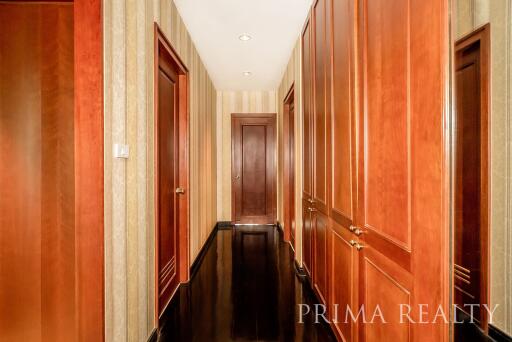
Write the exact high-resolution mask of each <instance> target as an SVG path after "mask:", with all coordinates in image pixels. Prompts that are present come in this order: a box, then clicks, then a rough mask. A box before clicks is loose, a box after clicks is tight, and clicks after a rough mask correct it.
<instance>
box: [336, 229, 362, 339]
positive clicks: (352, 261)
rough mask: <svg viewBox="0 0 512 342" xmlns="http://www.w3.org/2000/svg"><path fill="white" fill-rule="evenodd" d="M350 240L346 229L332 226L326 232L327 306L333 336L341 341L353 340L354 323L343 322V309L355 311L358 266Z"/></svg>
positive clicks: (354, 332) (355, 326)
mask: <svg viewBox="0 0 512 342" xmlns="http://www.w3.org/2000/svg"><path fill="white" fill-rule="evenodd" d="M353 238H354V237H353V236H352V235H351V234H350V233H349V232H348V231H347V229H345V228H343V227H341V226H339V225H337V224H336V223H335V222H333V225H332V230H330V239H329V241H330V246H329V250H330V251H331V253H332V254H331V262H330V265H329V272H330V274H331V278H330V282H331V289H332V290H331V295H330V305H329V308H330V310H331V316H330V317H331V320H332V321H333V326H334V329H335V333H336V335H337V336H338V338H341V340H343V341H351V342H354V341H356V340H357V333H356V329H357V323H356V322H353V321H352V320H351V319H348V320H346V319H345V318H346V313H347V311H346V309H347V307H350V309H351V310H353V311H354V310H355V309H356V308H357V304H358V299H357V288H358V265H359V260H358V258H359V253H358V251H357V249H356V248H354V247H353V246H352V244H351V240H353Z"/></svg>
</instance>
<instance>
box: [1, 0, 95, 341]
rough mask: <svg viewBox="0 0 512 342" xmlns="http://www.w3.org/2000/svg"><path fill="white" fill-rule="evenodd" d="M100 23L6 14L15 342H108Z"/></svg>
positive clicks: (10, 299) (8, 246)
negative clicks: (105, 341)
mask: <svg viewBox="0 0 512 342" xmlns="http://www.w3.org/2000/svg"><path fill="white" fill-rule="evenodd" d="M100 19H101V16H100V3H99V2H97V1H89V2H87V3H83V2H79V3H77V4H74V5H73V4H72V3H62V4H55V3H54V4H50V3H34V4H28V3H5V2H4V3H2V4H0V23H1V24H0V26H2V28H1V29H0V32H1V33H0V49H1V50H2V57H1V58H0V63H1V66H0V70H1V71H0V72H1V80H2V83H1V88H2V90H1V91H0V93H1V94H2V95H1V96H2V98H1V99H0V103H1V107H0V108H1V111H0V129H1V134H0V137H1V139H2V140H1V144H0V146H1V148H2V153H1V156H2V161H1V163H0V165H2V169H1V172H0V175H2V177H0V181H1V183H2V184H3V185H1V187H2V189H4V191H5V194H4V196H2V199H5V200H7V201H1V202H0V208H1V211H2V213H4V214H3V215H2V221H1V227H2V228H1V230H2V233H3V234H2V239H1V241H0V242H1V243H2V248H1V250H2V257H1V260H2V261H3V262H5V261H9V265H10V266H5V267H4V264H2V266H1V267H0V269H2V274H0V278H2V279H3V280H5V282H4V281H2V285H1V289H0V316H1V319H0V322H2V323H0V330H1V331H2V337H4V338H7V339H8V340H34V341H38V340H42V341H70V340H96V341H99V340H102V339H103V332H104V326H103V320H104V315H103V307H104V306H103V264H104V259H103V238H104V236H103V214H104V212H103V115H102V108H103V101H102V52H101V44H102V42H101V20H100ZM84 27H87V30H85V29H84ZM77 41H79V43H77ZM4 167H7V169H4ZM4 271H5V272H6V273H3V272H4ZM3 323H5V324H7V325H6V326H3Z"/></svg>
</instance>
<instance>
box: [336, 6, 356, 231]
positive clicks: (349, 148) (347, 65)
mask: <svg viewBox="0 0 512 342" xmlns="http://www.w3.org/2000/svg"><path fill="white" fill-rule="evenodd" d="M354 11H355V7H354V1H353V0H334V1H333V11H332V16H333V20H332V23H333V25H332V58H333V65H332V70H333V72H332V82H333V88H332V114H331V142H332V145H331V158H332V185H331V196H332V201H331V210H332V211H333V212H335V214H334V215H333V216H332V217H333V219H335V220H336V219H337V218H339V216H343V219H345V220H343V219H338V223H340V224H343V223H349V224H351V223H352V220H353V219H354V217H353V210H354V209H353V208H354V205H355V203H354V202H355V199H356V196H354V194H355V186H356V172H355V171H354V170H355V168H354V167H355V155H356V154H355V148H354V146H355V134H354V133H355V130H354V128H355V116H354V115H355V111H354V92H355V88H354V71H355V68H354V61H353V60H354V54H355V51H354V47H355V46H354V34H355V27H354V25H355V20H354V19H355V12H354ZM347 228H348V227H347Z"/></svg>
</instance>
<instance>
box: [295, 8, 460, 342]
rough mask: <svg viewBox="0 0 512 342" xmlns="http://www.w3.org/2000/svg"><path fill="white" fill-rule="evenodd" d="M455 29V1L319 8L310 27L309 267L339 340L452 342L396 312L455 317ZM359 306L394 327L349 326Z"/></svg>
mask: <svg viewBox="0 0 512 342" xmlns="http://www.w3.org/2000/svg"><path fill="white" fill-rule="evenodd" d="M448 32H449V26H448V6H447V0H431V1H418V2H414V1H411V0H394V1H389V0H316V1H315V2H314V3H313V5H312V8H311V12H310V16H309V18H308V20H307V22H306V24H305V26H304V30H303V32H302V56H303V69H302V72H303V78H302V79H303V82H302V84H303V105H304V108H303V113H304V115H303V128H304V131H303V136H304V139H303V153H304V155H303V194H302V196H303V227H304V235H303V250H304V265H305V268H306V270H307V272H308V275H309V277H310V282H311V285H312V287H313V289H314V290H315V292H316V294H317V296H318V299H319V300H320V301H321V302H323V303H324V304H326V305H327V315H328V317H329V319H330V321H331V327H332V329H333V330H334V332H335V334H336V335H337V338H338V339H339V340H340V341H351V342H353V341H393V342H398V341H412V340H414V341H434V340H435V341H448V328H449V325H448V324H444V323H443V322H441V320H438V321H437V322H436V323H430V324H412V323H411V322H408V321H405V322H400V318H401V317H400V312H399V311H397V310H398V309H399V307H400V304H402V305H410V306H411V317H412V318H413V319H418V307H419V305H420V304H426V305H428V306H429V307H431V308H432V307H433V308H434V309H433V310H434V312H433V313H435V310H437V308H438V307H442V308H443V309H444V310H445V312H448V311H447V310H449V308H448V298H449V296H448V294H449V291H448V289H449V277H450V275H449V267H448V265H449V258H448V255H449V228H448V227H449V215H448V213H449V211H448V210H447V203H448V201H447V199H448V194H449V191H448V187H447V181H446V180H447V179H448V175H449V169H448V166H447V162H446V161H447V160H448V159H447V149H446V146H447V141H448V140H447V139H448V138H447V135H446V134H445V132H446V131H445V129H446V127H447V126H446V125H447V123H446V121H445V108H447V107H446V104H447V97H446V96H445V94H446V93H447V92H446V90H447V87H448V82H447V80H448V77H449V73H448V71H447V70H449V69H448V67H447V66H448V64H447V63H448V58H447V56H448V48H449V44H448V39H447V38H448ZM362 305H364V307H365V311H366V313H367V315H368V314H369V315H371V314H372V313H373V312H374V310H375V308H376V307H377V305H378V306H379V308H380V309H381V311H382V312H383V313H384V316H385V318H386V323H385V324H384V323H382V324H381V323H380V322H375V323H373V324H363V322H362V321H361V320H359V321H358V322H352V321H351V320H349V321H348V322H345V319H344V318H345V312H346V308H347V306H348V307H350V309H351V310H352V311H353V312H354V313H357V311H358V310H359V308H360V307H361V306H362ZM335 318H337V321H338V322H334V319H335ZM431 318H432V317H431Z"/></svg>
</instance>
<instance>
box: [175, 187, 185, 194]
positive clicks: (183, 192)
mask: <svg viewBox="0 0 512 342" xmlns="http://www.w3.org/2000/svg"><path fill="white" fill-rule="evenodd" d="M176 193H177V194H178V195H184V194H185V189H183V188H176Z"/></svg>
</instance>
